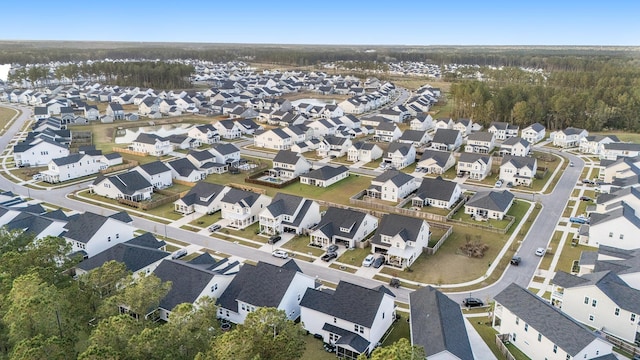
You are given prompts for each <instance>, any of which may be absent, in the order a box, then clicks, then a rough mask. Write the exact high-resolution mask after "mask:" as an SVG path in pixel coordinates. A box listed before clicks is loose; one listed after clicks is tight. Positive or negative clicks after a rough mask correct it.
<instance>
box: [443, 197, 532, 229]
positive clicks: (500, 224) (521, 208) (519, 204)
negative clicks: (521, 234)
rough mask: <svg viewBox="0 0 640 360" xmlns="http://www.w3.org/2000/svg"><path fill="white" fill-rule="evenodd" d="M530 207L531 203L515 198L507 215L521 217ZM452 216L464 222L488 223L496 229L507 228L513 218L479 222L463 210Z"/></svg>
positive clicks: (487, 224)
mask: <svg viewBox="0 0 640 360" xmlns="http://www.w3.org/2000/svg"><path fill="white" fill-rule="evenodd" d="M528 209H529V203H526V202H524V201H519V200H515V201H514V202H513V205H512V206H511V208H510V209H509V211H508V212H507V215H510V216H513V217H515V218H516V220H517V219H521V218H522V217H523V216H524V214H525V213H526V212H527V210H528ZM451 218H452V219H454V220H462V222H466V223H470V224H479V225H486V226H488V227H493V228H496V229H506V227H507V225H509V222H511V219H508V218H506V217H505V218H504V219H502V220H493V219H489V220H487V221H483V222H478V221H476V220H473V219H472V218H471V217H470V216H469V215H468V214H465V213H464V212H463V211H458V213H457V214H454V215H453V216H452V217H451ZM515 224H516V223H514V225H515ZM514 225H512V226H514Z"/></svg>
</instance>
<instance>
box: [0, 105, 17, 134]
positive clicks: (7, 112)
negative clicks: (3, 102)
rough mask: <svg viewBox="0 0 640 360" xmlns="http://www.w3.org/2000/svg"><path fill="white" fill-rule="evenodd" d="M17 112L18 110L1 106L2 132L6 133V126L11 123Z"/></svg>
mask: <svg viewBox="0 0 640 360" xmlns="http://www.w3.org/2000/svg"><path fill="white" fill-rule="evenodd" d="M16 114H18V111H17V110H13V109H10V108H6V107H1V106H0V134H4V128H5V126H7V124H9V122H10V121H11V119H13V117H14V116H16Z"/></svg>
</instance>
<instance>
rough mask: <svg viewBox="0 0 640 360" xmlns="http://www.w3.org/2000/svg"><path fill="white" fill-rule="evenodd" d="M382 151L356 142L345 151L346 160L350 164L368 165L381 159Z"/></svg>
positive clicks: (374, 145)
mask: <svg viewBox="0 0 640 360" xmlns="http://www.w3.org/2000/svg"><path fill="white" fill-rule="evenodd" d="M382 154H383V151H382V149H381V148H380V147H379V146H378V145H376V144H374V143H367V142H364V141H358V142H355V143H353V144H352V145H351V147H350V148H349V150H348V151H347V160H349V161H352V162H358V161H359V162H363V163H369V162H372V161H374V160H378V159H380V158H381V157H382Z"/></svg>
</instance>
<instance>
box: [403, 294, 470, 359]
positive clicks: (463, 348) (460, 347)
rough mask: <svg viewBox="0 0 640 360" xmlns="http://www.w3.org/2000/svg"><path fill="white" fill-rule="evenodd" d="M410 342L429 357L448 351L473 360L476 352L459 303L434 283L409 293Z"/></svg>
mask: <svg viewBox="0 0 640 360" xmlns="http://www.w3.org/2000/svg"><path fill="white" fill-rule="evenodd" d="M409 308H410V316H409V319H410V321H411V330H412V331H411V343H412V344H413V345H414V346H422V347H423V348H424V351H425V355H426V356H427V357H430V356H433V355H436V354H439V353H441V352H443V351H448V352H450V353H452V354H453V355H455V356H457V357H458V358H459V359H461V360H473V359H474V357H473V351H472V350H471V344H470V343H469V336H468V334H467V329H466V327H465V320H464V318H463V317H462V312H461V311H460V305H459V304H458V303H456V302H455V301H453V300H451V299H450V298H449V297H447V296H446V295H445V294H443V293H441V292H440V291H438V290H436V289H434V288H432V287H431V286H427V287H423V288H420V289H418V290H416V291H414V292H412V293H409Z"/></svg>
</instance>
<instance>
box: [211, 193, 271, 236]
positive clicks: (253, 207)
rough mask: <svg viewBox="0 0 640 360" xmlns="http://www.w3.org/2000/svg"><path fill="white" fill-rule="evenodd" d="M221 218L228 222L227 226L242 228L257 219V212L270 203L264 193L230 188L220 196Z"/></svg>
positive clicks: (269, 199)
mask: <svg viewBox="0 0 640 360" xmlns="http://www.w3.org/2000/svg"><path fill="white" fill-rule="evenodd" d="M220 202H221V209H222V218H223V219H226V220H228V221H230V222H229V225H228V226H229V227H231V228H235V229H244V228H246V227H247V226H249V225H251V224H253V223H255V222H256V221H258V218H259V214H260V212H261V211H262V209H264V208H265V207H266V206H267V205H269V204H270V203H271V198H270V197H268V196H266V195H261V194H257V193H254V192H251V191H245V190H239V189H235V188H232V189H230V190H229V191H227V192H226V193H225V194H224V196H223V197H222V200H220Z"/></svg>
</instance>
